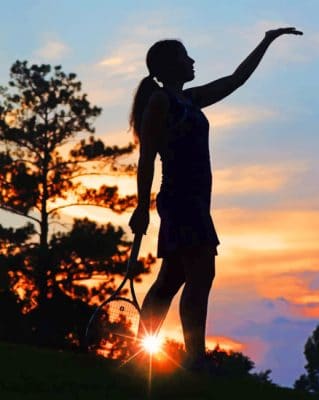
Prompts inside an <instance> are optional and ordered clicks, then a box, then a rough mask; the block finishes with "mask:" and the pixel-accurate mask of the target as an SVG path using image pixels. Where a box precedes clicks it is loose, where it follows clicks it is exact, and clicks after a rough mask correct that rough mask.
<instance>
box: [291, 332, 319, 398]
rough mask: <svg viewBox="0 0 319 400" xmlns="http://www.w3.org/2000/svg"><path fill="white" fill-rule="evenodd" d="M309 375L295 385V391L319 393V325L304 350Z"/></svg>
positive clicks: (301, 378)
mask: <svg viewBox="0 0 319 400" xmlns="http://www.w3.org/2000/svg"><path fill="white" fill-rule="evenodd" d="M304 355H305V357H306V360H307V364H306V365H305V369H306V371H307V374H303V375H301V376H300V377H299V378H298V379H297V380H296V381H295V384H294V387H295V389H299V390H305V391H309V392H312V393H319V325H318V326H317V327H316V328H315V330H314V331H313V332H312V334H311V336H310V337H309V338H308V339H307V341H306V344H305V349H304Z"/></svg>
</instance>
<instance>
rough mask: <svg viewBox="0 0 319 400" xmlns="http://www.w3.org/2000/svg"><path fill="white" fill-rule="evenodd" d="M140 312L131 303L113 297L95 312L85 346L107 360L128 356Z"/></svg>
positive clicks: (134, 337) (135, 333) (124, 299)
mask: <svg viewBox="0 0 319 400" xmlns="http://www.w3.org/2000/svg"><path fill="white" fill-rule="evenodd" d="M139 320H140V310H139V307H138V305H137V304H135V303H134V302H133V301H131V300H129V299H126V298H123V297H114V298H112V299H110V300H108V301H106V302H105V303H103V304H102V305H101V306H100V307H99V308H98V309H97V310H96V312H95V314H94V317H93V319H92V321H91V324H90V328H89V330H88V332H87V344H88V348H89V349H91V350H96V351H97V352H98V353H100V354H103V355H104V356H106V357H108V358H125V357H128V356H129V355H130V346H131V345H132V344H133V343H134V341H135V339H136V335H137V331H138V326H139Z"/></svg>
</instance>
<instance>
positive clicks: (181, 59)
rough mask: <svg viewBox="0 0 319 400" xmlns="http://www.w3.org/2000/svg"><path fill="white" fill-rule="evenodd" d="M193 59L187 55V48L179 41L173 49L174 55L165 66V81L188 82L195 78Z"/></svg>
mask: <svg viewBox="0 0 319 400" xmlns="http://www.w3.org/2000/svg"><path fill="white" fill-rule="evenodd" d="M194 63H195V61H194V60H193V59H192V58H191V57H190V56H189V55H188V53H187V50H186V49H185V47H184V46H183V44H182V43H180V44H179V45H178V46H177V47H176V49H175V57H174V58H172V59H171V60H170V61H169V62H168V65H167V67H168V68H166V71H165V72H166V73H165V79H163V81H164V82H163V83H165V81H166V82H182V83H186V82H190V81H192V80H193V79H194V78H195V72H194Z"/></svg>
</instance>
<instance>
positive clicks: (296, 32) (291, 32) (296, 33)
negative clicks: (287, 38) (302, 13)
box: [281, 26, 303, 35]
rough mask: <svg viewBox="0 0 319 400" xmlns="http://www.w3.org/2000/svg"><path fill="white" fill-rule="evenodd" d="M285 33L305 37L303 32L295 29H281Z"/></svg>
mask: <svg viewBox="0 0 319 400" xmlns="http://www.w3.org/2000/svg"><path fill="white" fill-rule="evenodd" d="M281 30H282V32H283V33H290V34H293V35H303V32H302V31H298V30H297V29H296V28H295V27H293V26H291V27H288V28H281Z"/></svg>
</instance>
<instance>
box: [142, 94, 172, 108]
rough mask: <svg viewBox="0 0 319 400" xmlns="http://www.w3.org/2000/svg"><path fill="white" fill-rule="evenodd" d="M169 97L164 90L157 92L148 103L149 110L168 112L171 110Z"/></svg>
mask: <svg viewBox="0 0 319 400" xmlns="http://www.w3.org/2000/svg"><path fill="white" fill-rule="evenodd" d="M169 103H170V102H169V97H168V95H167V93H166V92H165V91H164V90H163V89H158V90H155V91H154V92H153V93H152V94H151V97H150V98H149V101H148V104H147V106H148V108H149V109H150V110H152V111H155V112H156V111H157V112H158V111H160V112H167V111H168V109H169Z"/></svg>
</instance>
